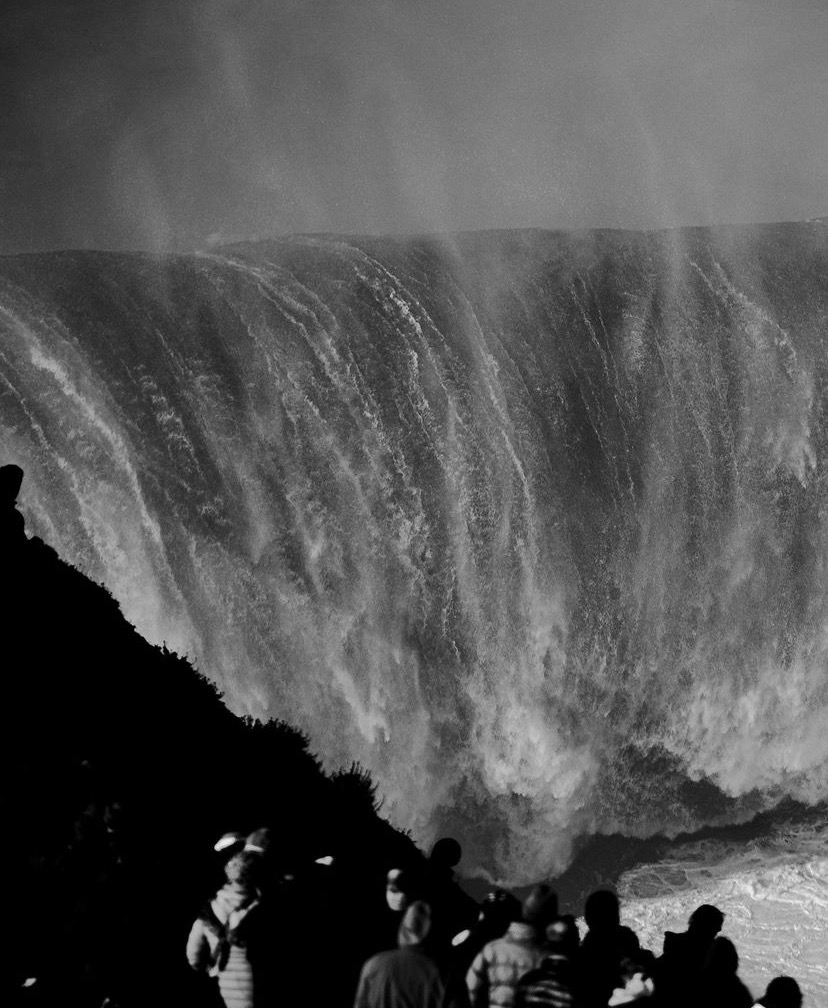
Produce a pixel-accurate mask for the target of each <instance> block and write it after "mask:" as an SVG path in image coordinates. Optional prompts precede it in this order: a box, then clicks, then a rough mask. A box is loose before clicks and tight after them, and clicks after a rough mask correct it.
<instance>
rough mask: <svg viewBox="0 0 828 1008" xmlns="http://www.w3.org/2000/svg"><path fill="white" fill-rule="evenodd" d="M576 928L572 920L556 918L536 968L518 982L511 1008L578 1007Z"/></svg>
mask: <svg viewBox="0 0 828 1008" xmlns="http://www.w3.org/2000/svg"><path fill="white" fill-rule="evenodd" d="M577 957H578V928H577V927H576V925H575V921H574V920H573V919H572V917H569V916H566V917H559V918H558V919H557V920H555V921H552V923H551V924H549V925H548V926H547V928H546V942H545V944H544V946H543V950H542V958H541V961H540V964H539V965H538V967H537V968H536V969H533V970H530V971H529V972H528V973H526V974H525V975H524V976H523V977H521V979H520V980H519V981H518V985H517V988H516V990H515V1001H514V1008H573V1006H575V1005H577V1004H578V976H577V968H576V961H577Z"/></svg>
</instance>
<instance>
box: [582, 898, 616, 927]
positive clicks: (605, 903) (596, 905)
mask: <svg viewBox="0 0 828 1008" xmlns="http://www.w3.org/2000/svg"><path fill="white" fill-rule="evenodd" d="M584 920H585V921H586V925H587V927H588V928H589V929H590V931H594V930H597V931H602V930H605V929H607V928H613V927H618V925H619V924H620V923H621V908H620V906H619V903H618V897H617V896H616V895H615V893H614V892H611V891H610V890H609V889H597V890H596V891H595V892H594V893H590V894H589V896H587V901H586V903H585V904H584Z"/></svg>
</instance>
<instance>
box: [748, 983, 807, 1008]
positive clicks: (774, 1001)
mask: <svg viewBox="0 0 828 1008" xmlns="http://www.w3.org/2000/svg"><path fill="white" fill-rule="evenodd" d="M756 1004H757V1005H758V1006H761V1008H802V991H801V990H800V987H799V984H798V983H797V982H796V980H794V978H793V977H789V976H778V977H774V978H773V980H771V982H770V983H769V984H768V987H767V990H766V991H765V993H764V994H763V995H762V996H761V997H760V998H759V1000H758V1001H757V1002H756Z"/></svg>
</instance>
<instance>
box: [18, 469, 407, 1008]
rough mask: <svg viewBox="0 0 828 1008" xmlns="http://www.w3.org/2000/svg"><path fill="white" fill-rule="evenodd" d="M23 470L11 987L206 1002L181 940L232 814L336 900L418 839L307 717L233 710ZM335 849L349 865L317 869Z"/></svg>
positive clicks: (213, 872) (35, 999)
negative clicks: (316, 743) (122, 592)
mask: <svg viewBox="0 0 828 1008" xmlns="http://www.w3.org/2000/svg"><path fill="white" fill-rule="evenodd" d="M19 475H20V471H19V470H18V469H17V467H4V469H3V477H4V480H3V500H2V530H1V531H0V549H1V550H2V585H3V589H2V613H3V635H2V648H3V653H2V669H3V671H2V675H3V687H4V703H3V743H4V749H5V753H4V769H5V788H4V793H5V798H4V813H5V816H4V818H5V821H6V823H7V826H6V827H5V832H6V841H7V849H8V851H9V854H8V856H7V861H6V865H7V868H8V869H9V871H8V877H7V882H6V884H7V887H8V888H7V893H6V901H7V903H6V905H7V907H8V908H13V915H12V916H13V923H12V922H10V923H12V927H11V934H12V937H11V939H10V944H9V945H8V946H7V948H6V956H5V959H6V963H7V967H6V970H5V971H4V976H3V981H2V982H3V986H5V987H7V991H6V995H7V998H4V1001H5V1003H7V1004H8V1003H11V999H13V1000H14V1002H15V1003H25V1004H58V1003H59V1004H61V1005H73V1004H78V1005H95V1006H98V1005H100V1004H102V1002H103V1001H104V999H105V998H106V997H111V998H113V999H114V1000H115V1002H116V1003H117V1004H118V1005H122V1006H127V1005H130V1004H143V1005H149V1004H152V1005H154V1006H161V1005H166V1004H176V1005H189V1004H193V1005H197V1004H199V1003H202V1000H201V997H200V991H199V987H198V979H197V978H196V977H195V976H194V975H191V974H190V971H189V968H188V966H187V964H186V960H185V957H184V945H185V942H186V937H187V932H188V929H189V926H190V923H191V922H192V920H193V918H194V917H195V915H196V912H197V910H198V907H199V905H200V904H201V903H203V901H204V900H205V898H206V897H207V896H208V895H209V894H210V893H211V892H212V890H213V889H214V887H215V885H216V883H217V882H218V878H219V876H218V870H219V864H218V860H217V857H216V855H214V853H213V850H212V847H213V844H214V842H215V841H216V839H217V838H218V837H219V836H220V835H221V833H222V832H224V831H225V830H228V829H240V830H244V831H248V830H252V829H254V828H257V827H259V826H262V825H269V826H271V827H272V828H273V829H274V832H275V837H276V843H277V845H278V857H279V859H280V861H281V863H282V865H283V866H284V867H285V869H286V870H290V871H292V872H295V873H296V874H297V876H298V877H299V878H301V879H305V880H306V888H308V887H309V888H313V890H314V894H315V898H316V897H319V896H320V894H321V895H322V896H323V897H324V898H325V899H327V902H328V905H330V903H331V901H336V900H342V901H344V902H345V903H349V904H351V905H352V906H353V905H355V903H354V901H355V900H358V901H359V904H360V905H361V906H362V907H363V908H364V909H365V910H366V911H367V910H368V909H370V907H371V905H372V902H373V901H376V902H378V903H379V904H381V903H382V898H383V886H382V875H383V873H384V872H385V871H386V870H387V869H388V868H389V867H391V866H392V865H395V864H399V863H404V862H406V861H412V860H416V859H417V858H418V857H419V854H418V852H417V851H416V849H415V847H414V844H413V843H412V841H411V840H410V839H409V838H408V837H407V836H405V835H403V834H401V833H399V832H398V831H396V830H395V829H394V828H393V827H391V826H390V825H389V823H388V822H387V821H385V820H384V819H383V818H382V817H381V816H380V815H378V814H377V802H376V800H375V796H374V791H373V787H372V785H371V783H370V781H369V780H368V778H367V775H365V774H364V773H363V772H362V771H361V770H360V769H359V768H358V767H352V768H350V769H346V770H343V771H342V772H340V773H339V774H335V775H326V774H325V773H323V772H322V771H321V769H320V767H319V764H318V763H317V761H316V759H315V758H314V756H313V755H312V754H311V753H310V752H309V751H308V747H307V741H306V739H305V738H304V737H303V736H302V735H301V734H299V733H298V732H295V731H293V730H292V729H291V728H289V727H288V726H287V725H285V724H283V723H278V722H271V723H269V724H260V723H254V722H252V721H245V720H243V719H240V718H238V717H236V716H234V715H233V714H231V713H230V712H229V711H228V710H227V709H226V708H225V707H224V705H223V704H222V702H221V699H220V697H219V695H218V693H217V692H216V690H215V688H214V687H213V686H212V685H211V684H210V683H208V682H207V680H205V679H204V678H202V677H201V676H200V675H199V674H198V673H197V672H196V671H195V670H194V669H193V668H192V666H191V665H190V664H189V663H188V662H187V661H186V660H184V659H183V658H181V657H178V656H177V655H175V654H172V653H170V652H168V651H164V650H159V649H158V648H155V647H152V646H151V645H149V644H148V643H147V642H146V641H145V640H143V638H141V637H140V636H139V635H138V634H137V633H136V632H135V630H134V629H133V628H132V626H130V625H129V624H128V623H127V622H126V620H125V619H124V618H123V616H122V614H121V612H120V609H119V607H118V605H117V604H116V602H115V601H114V600H113V598H112V597H111V596H110V595H109V593H108V592H107V591H106V590H105V589H104V588H101V587H100V586H98V585H96V584H94V583H92V582H91V581H89V580H87V579H86V578H85V577H84V576H82V575H81V574H80V573H79V572H78V571H76V570H75V569H74V568H72V567H70V566H68V565H67V564H65V563H63V562H62V561H61V559H60V558H59V557H58V555H57V554H56V553H55V552H54V550H52V549H51V548H50V547H49V546H47V545H46V544H44V543H43V542H42V541H41V540H40V539H37V538H33V539H29V538H27V537H26V535H25V532H24V528H23V519H22V517H21V515H20V514H19V512H18V511H17V510H16V509H15V507H14V498H15V496H16V493H17V488H16V487H15V485H14V484H15V483H16V482H17V478H19ZM325 855H333V856H334V857H335V858H336V860H335V862H334V866H333V868H330V869H323V868H319V869H317V868H316V867H315V866H314V859H316V858H318V857H321V856H325ZM325 873H327V874H325ZM319 875H325V877H324V878H323V880H322V882H321V883H320V882H319V881H318V879H317V878H316V877H317V876H319ZM374 894H375V895H374ZM372 898H373V899H372ZM317 905H318V901H317ZM305 909H307V907H306V908H305ZM315 923H316V924H318V926H319V928H320V933H321V931H322V930H324V923H323V921H317V922H315ZM357 930H358V928H357ZM349 940H350V942H351V945H350V947H349V946H348V941H349ZM339 945H340V949H341V958H342V960H343V962H342V966H341V970H342V974H341V975H342V982H341V983H340V984H338V985H336V986H337V987H338V988H339V991H340V994H339V996H340V997H341V999H342V1000H343V1002H344V1003H347V1002H348V998H349V992H350V991H351V990H352V988H350V986H349V984H350V979H351V973H352V972H353V970H354V969H355V968H356V965H358V959H359V957H360V955H361V953H362V949H361V948H360V947H359V939H358V937H354V936H353V929H352V937H351V938H350V939H348V938H347V937H346V939H345V942H344V945H345V947H344V948H343V947H342V946H343V942H342V941H340V943H339ZM33 978H36V983H33V984H32V983H30V985H29V986H28V987H26V986H25V982H26V980H27V979H33ZM9 996H11V997H10V998H9ZM335 1003H336V999H335Z"/></svg>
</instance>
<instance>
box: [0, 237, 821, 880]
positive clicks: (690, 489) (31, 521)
mask: <svg viewBox="0 0 828 1008" xmlns="http://www.w3.org/2000/svg"><path fill="white" fill-rule="evenodd" d="M826 267H828V247H827V245H826V227H825V225H824V224H823V223H820V222H813V223H808V224H799V225H774V226H763V227H755V228H731V229H721V230H713V231H711V230H703V229H689V230H684V231H674V232H663V233H653V234H635V233H625V232H593V233H578V234H568V235H567V234H560V233H554V232H499V233H498V232H492V233H483V234H467V235H459V236H455V237H454V238H451V239H449V238H431V239H427V238H423V239H405V240H403V239H398V240H392V239H348V240H346V239H339V238H328V237H320V236H314V237H298V238H293V239H289V240H284V241H280V242H272V243H263V244H256V245H241V246H230V247H226V248H224V249H221V250H219V251H218V252H215V253H212V254H193V255H178V256H167V257H154V256H150V255H138V254H129V255H128V254H115V253H91V252H65V253H52V254H42V255H30V256H16V257H7V258H5V259H2V260H0V330H2V351H1V352H2V360H1V362H0V372H2V373H1V374H0V451H1V452H2V461H3V462H14V463H17V464H19V465H21V466H22V467H23V468H24V469H25V471H26V480H25V483H24V488H25V494H24V497H23V501H22V504H23V508H24V511H25V514H26V517H27V523H28V526H27V527H28V529H29V531H30V533H35V534H37V535H40V536H42V537H43V538H44V539H45V540H47V541H48V542H49V543H50V544H52V545H53V546H54V547H55V548H56V549H57V550H58V552H59V553H60V555H61V556H62V557H64V558H65V559H67V560H69V561H70V562H72V563H74V564H75V565H77V566H78V567H79V568H80V569H81V570H82V571H84V572H85V573H87V574H89V575H90V576H92V577H94V578H96V579H97V580H99V581H102V582H103V583H105V584H106V585H107V586H108V587H109V589H110V590H111V591H112V592H113V594H114V595H115V596H116V598H117V599H118V600H119V602H120V603H121V605H122V607H123V609H124V612H125V614H126V616H127V617H128V618H129V619H130V620H131V621H132V622H134V623H135V625H136V626H137V628H138V629H139V630H140V631H141V632H142V633H143V634H144V635H145V636H146V637H147V638H149V639H150V640H151V641H153V642H156V643H160V642H162V641H165V642H167V644H168V645H169V646H170V647H173V648H175V649H177V650H179V651H182V652H186V653H187V654H188V655H190V656H191V657H192V658H193V659H194V660H195V662H196V663H197V665H198V667H199V668H200V670H201V671H202V672H203V673H204V674H206V675H207V676H209V677H210V678H211V679H213V680H215V682H216V683H218V684H219V686H220V688H221V689H222V690H223V691H224V693H225V697H226V701H227V703H228V704H229V705H230V706H231V707H232V708H233V709H234V710H236V711H238V712H240V713H249V714H252V715H255V716H258V717H279V718H283V719H285V720H286V721H288V722H289V723H291V724H293V725H295V726H297V727H300V728H302V729H303V730H305V731H306V732H307V733H308V734H309V736H310V739H311V744H312V747H313V748H314V749H315V750H316V751H317V752H319V754H320V755H321V756H322V757H323V759H324V760H325V762H326V763H327V764H328V765H341V764H347V763H350V762H351V761H352V760H356V761H359V762H360V763H362V764H363V765H364V766H365V767H366V768H368V769H369V770H370V772H371V774H372V775H373V777H374V778H375V780H376V781H377V782H378V783H379V787H380V791H381V793H382V795H384V797H385V803H386V804H385V809H386V811H387V813H388V814H389V816H390V817H391V818H392V819H393V820H394V821H395V822H396V823H397V824H399V825H401V826H405V827H409V828H411V829H412V831H413V833H414V835H415V838H417V839H418V840H421V841H423V842H427V841H428V840H429V839H430V838H432V837H433V836H434V835H435V834H436V833H437V832H438V831H444V832H446V831H447V832H451V833H453V834H454V835H457V836H458V837H459V838H460V839H461V840H462V841H463V843H464V845H465V847H466V853H467V855H468V863H470V864H475V865H477V866H478V867H479V868H480V869H481V870H483V871H486V872H488V873H489V874H490V875H492V876H495V877H498V878H500V879H503V880H506V881H509V882H513V883H515V882H523V881H529V880H532V879H536V878H539V877H541V876H542V875H545V874H547V873H549V872H550V871H555V870H556V869H559V868H562V867H563V866H564V865H565V863H566V861H567V858H568V857H569V855H570V853H571V846H572V842H573V840H574V839H575V838H576V837H577V836H578V835H580V834H586V833H593V832H597V831H621V832H625V833H628V834H633V835H647V834H650V833H654V832H658V831H664V832H668V833H674V832H676V831H679V830H688V829H693V828H695V827H697V826H698V825H700V824H702V823H717V822H725V821H732V820H737V819H744V818H747V817H749V816H750V815H751V814H753V813H754V812H756V811H758V810H760V809H762V808H765V807H769V806H772V805H773V804H775V803H776V802H778V801H779V800H780V799H781V798H783V797H784V796H788V795H790V796H793V797H795V798H796V799H798V800H800V801H803V802H806V803H808V802H811V803H813V802H817V801H819V800H821V799H824V798H825V797H826V794H828V677H826V674H825V670H826V667H828V553H827V552H826V550H827V548H828V482H826V478H827V477H826V461H828V455H827V454H826V445H827V444H828V417H826V406H828V354H826V346H825V340H826V335H828V328H827V326H826V321H827V320H828V283H827V282H826V278H828V268H826ZM117 674H118V670H117V669H113V675H117ZM159 703H163V698H162V697H159ZM274 786H278V782H274Z"/></svg>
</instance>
